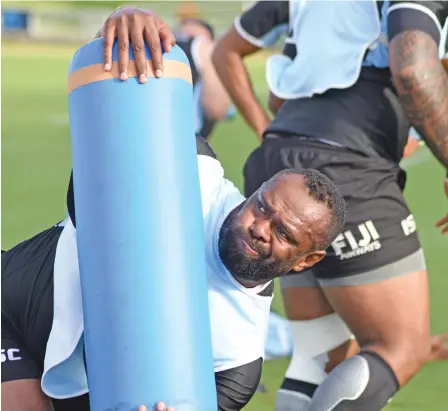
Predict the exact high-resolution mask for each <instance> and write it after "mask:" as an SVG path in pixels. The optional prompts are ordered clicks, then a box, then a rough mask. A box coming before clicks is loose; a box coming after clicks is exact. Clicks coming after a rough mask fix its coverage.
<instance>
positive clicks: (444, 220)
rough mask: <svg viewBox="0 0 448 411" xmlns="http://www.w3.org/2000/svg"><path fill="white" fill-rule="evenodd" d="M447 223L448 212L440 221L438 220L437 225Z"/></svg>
mask: <svg viewBox="0 0 448 411" xmlns="http://www.w3.org/2000/svg"><path fill="white" fill-rule="evenodd" d="M445 224H448V214H447V215H446V216H445V217H443V218H441V219H440V220H439V221H437V223H436V227H441V226H443V225H445Z"/></svg>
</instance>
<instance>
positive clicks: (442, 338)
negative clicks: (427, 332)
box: [429, 334, 448, 361]
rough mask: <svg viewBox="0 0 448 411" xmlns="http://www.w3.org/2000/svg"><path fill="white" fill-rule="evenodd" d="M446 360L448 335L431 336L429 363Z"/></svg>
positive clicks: (447, 358) (447, 356)
mask: <svg viewBox="0 0 448 411" xmlns="http://www.w3.org/2000/svg"><path fill="white" fill-rule="evenodd" d="M440 360H448V334H441V335H433V336H431V354H430V357H429V361H440Z"/></svg>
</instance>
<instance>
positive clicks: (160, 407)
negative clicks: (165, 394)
mask: <svg viewBox="0 0 448 411" xmlns="http://www.w3.org/2000/svg"><path fill="white" fill-rule="evenodd" d="M156 410H157V411H167V410H166V405H165V403H164V402H162V401H159V402H158V403H157V404H156Z"/></svg>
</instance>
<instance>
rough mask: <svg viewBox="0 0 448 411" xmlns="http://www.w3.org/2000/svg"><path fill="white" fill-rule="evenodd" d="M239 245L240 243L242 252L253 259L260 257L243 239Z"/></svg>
mask: <svg viewBox="0 0 448 411" xmlns="http://www.w3.org/2000/svg"><path fill="white" fill-rule="evenodd" d="M240 243H241V247H242V248H243V250H244V251H245V252H246V253H247V254H249V255H252V256H254V257H258V256H259V255H260V253H259V252H258V251H256V250H254V249H253V248H252V247H251V246H250V245H249V243H247V242H246V241H245V240H244V239H243V238H240Z"/></svg>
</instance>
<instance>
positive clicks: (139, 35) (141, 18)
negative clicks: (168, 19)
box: [100, 7, 176, 83]
mask: <svg viewBox="0 0 448 411" xmlns="http://www.w3.org/2000/svg"><path fill="white" fill-rule="evenodd" d="M100 35H101V36H102V37H104V70H106V71H109V70H111V69H112V47H113V45H114V42H115V39H116V38H118V50H119V52H118V68H119V70H120V71H119V72H120V79H121V80H123V81H124V80H127V79H128V74H127V69H128V63H129V41H131V42H132V49H133V51H134V58H135V66H136V70H137V76H138V79H139V81H140V83H145V82H146V80H147V79H148V62H147V60H146V54H145V41H146V43H147V44H148V46H149V49H150V50H151V62H152V67H153V71H154V75H155V76H156V77H162V76H163V59H162V50H161V45H160V43H161V42H162V44H163V50H164V51H165V52H167V53H168V52H169V51H170V50H171V47H172V46H174V45H175V44H176V39H175V37H174V35H173V33H172V32H171V30H170V29H169V28H168V26H167V25H166V24H165V23H164V21H163V20H162V19H161V18H160V17H158V16H157V15H156V14H155V13H153V12H151V11H147V10H143V9H139V8H137V7H122V8H119V9H118V10H116V11H115V12H114V13H112V14H111V15H110V16H109V18H108V19H107V20H106V22H105V23H104V26H103V28H102V29H101V31H100Z"/></svg>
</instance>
